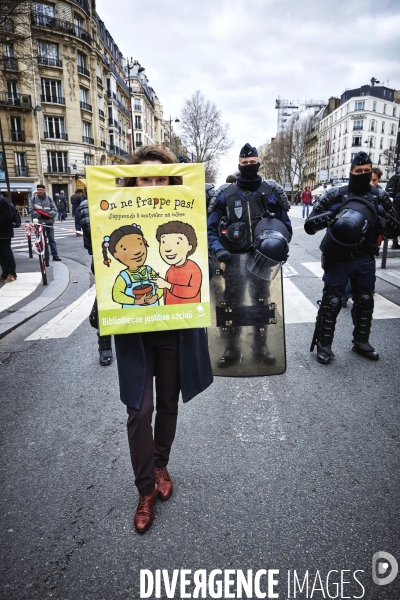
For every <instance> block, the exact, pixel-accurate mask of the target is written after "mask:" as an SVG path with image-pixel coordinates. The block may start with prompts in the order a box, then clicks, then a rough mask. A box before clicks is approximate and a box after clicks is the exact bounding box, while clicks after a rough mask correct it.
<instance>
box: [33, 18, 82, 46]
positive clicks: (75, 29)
mask: <svg viewBox="0 0 400 600" xmlns="http://www.w3.org/2000/svg"><path fill="white" fill-rule="evenodd" d="M31 23H32V25H36V27H46V28H47V29H51V30H52V31H59V32H60V33H62V34H68V35H73V36H75V37H78V38H79V39H81V40H84V41H85V42H87V43H88V44H90V43H91V41H92V37H91V35H90V34H89V33H88V32H87V31H86V29H83V28H82V27H79V26H78V25H75V24H74V23H72V22H71V21H65V20H64V19H56V18H54V17H51V16H49V15H45V14H43V13H39V12H35V11H34V12H33V13H32V17H31Z"/></svg>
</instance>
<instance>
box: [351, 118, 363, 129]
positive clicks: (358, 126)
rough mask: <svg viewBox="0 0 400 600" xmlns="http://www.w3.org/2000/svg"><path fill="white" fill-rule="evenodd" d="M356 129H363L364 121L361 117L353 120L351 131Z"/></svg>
mask: <svg viewBox="0 0 400 600" xmlns="http://www.w3.org/2000/svg"><path fill="white" fill-rule="evenodd" d="M357 129H359V130H361V129H364V122H363V121H362V120H361V119H360V120H357V121H354V125H353V131H355V130H357Z"/></svg>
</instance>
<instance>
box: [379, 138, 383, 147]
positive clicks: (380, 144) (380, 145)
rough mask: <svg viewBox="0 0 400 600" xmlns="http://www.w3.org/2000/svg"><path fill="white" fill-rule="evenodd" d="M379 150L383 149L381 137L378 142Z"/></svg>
mask: <svg viewBox="0 0 400 600" xmlns="http://www.w3.org/2000/svg"><path fill="white" fill-rule="evenodd" d="M379 150H383V138H381V141H380V142H379Z"/></svg>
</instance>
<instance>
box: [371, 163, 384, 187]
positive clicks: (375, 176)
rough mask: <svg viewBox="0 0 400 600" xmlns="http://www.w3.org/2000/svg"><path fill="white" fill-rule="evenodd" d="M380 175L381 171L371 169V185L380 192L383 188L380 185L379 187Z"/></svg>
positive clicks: (375, 168) (377, 168)
mask: <svg viewBox="0 0 400 600" xmlns="http://www.w3.org/2000/svg"><path fill="white" fill-rule="evenodd" d="M382 175H383V171H382V169H380V168H379V167H374V168H373V169H372V176H371V185H373V186H374V187H377V188H379V189H380V190H383V187H382V186H381V185H379V182H380V180H381V177H382Z"/></svg>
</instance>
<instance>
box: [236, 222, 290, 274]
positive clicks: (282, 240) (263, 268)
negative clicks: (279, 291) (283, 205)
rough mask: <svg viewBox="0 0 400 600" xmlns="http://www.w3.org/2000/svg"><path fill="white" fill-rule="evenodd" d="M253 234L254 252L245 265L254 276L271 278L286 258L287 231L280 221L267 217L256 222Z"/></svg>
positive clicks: (287, 248) (287, 245) (288, 236)
mask: <svg viewBox="0 0 400 600" xmlns="http://www.w3.org/2000/svg"><path fill="white" fill-rule="evenodd" d="M254 236H255V249H254V254H253V256H252V257H251V258H250V260H249V261H248V263H247V265H246V266H247V268H248V270H249V271H250V272H251V273H253V275H256V277H260V278H261V279H265V280H267V281H268V280H272V279H274V277H275V276H276V275H277V273H278V271H279V269H280V267H281V265H282V264H283V263H285V262H286V260H287V258H288V255H289V240H290V235H289V232H288V230H287V229H286V227H285V225H284V224H283V223H282V221H279V220H278V219H270V218H267V219H262V220H261V221H260V222H259V223H258V225H257V227H256V228H255V230H254Z"/></svg>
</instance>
